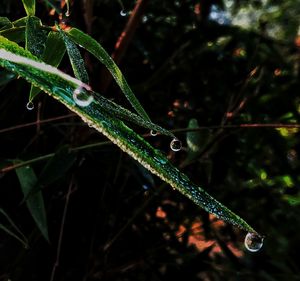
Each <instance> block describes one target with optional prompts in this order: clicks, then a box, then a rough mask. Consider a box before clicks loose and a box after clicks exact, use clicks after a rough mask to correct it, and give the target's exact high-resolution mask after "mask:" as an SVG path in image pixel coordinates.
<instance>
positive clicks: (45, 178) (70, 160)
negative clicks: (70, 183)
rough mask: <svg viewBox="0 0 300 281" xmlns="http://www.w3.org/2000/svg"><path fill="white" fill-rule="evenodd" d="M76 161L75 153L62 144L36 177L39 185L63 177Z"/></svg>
mask: <svg viewBox="0 0 300 281" xmlns="http://www.w3.org/2000/svg"><path fill="white" fill-rule="evenodd" d="M75 161H76V154H75V153H74V152H70V151H69V148H68V147H66V146H63V147H62V148H60V149H59V150H58V151H57V152H56V153H55V155H54V156H53V157H52V158H51V159H50V160H49V161H48V162H47V164H46V166H45V168H44V169H43V170H42V172H41V174H40V175H39V177H38V183H39V185H48V184H51V183H52V182H54V181H56V180H58V179H60V178H61V177H63V176H64V175H65V174H66V173H67V172H68V171H69V169H70V168H71V167H72V166H73V165H74V163H75Z"/></svg>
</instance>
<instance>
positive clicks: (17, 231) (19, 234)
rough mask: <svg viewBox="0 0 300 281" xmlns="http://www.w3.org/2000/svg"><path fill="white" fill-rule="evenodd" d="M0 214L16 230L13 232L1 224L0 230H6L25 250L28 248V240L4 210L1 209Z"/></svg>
mask: <svg viewBox="0 0 300 281" xmlns="http://www.w3.org/2000/svg"><path fill="white" fill-rule="evenodd" d="M0 214H2V215H3V216H4V217H5V219H6V220H7V221H8V222H9V224H10V226H11V227H12V228H13V229H14V230H15V232H12V231H11V230H10V229H9V228H8V227H6V226H5V225H3V224H2V223H0V229H2V230H4V231H5V232H6V233H7V234H9V235H11V236H12V237H14V238H15V239H17V240H18V241H19V242H21V243H22V244H23V245H24V247H25V248H28V241H27V238H26V237H25V235H24V234H23V233H22V232H21V230H20V229H19V228H18V227H17V226H16V224H15V223H14V222H13V220H12V219H11V218H10V217H9V216H8V214H6V212H5V211H4V210H3V209H2V208H0Z"/></svg>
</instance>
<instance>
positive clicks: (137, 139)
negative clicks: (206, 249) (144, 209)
mask: <svg viewBox="0 0 300 281" xmlns="http://www.w3.org/2000/svg"><path fill="white" fill-rule="evenodd" d="M12 52H13V53H12ZM36 60H37V59H36V58H34V57H33V56H32V55H31V54H30V53H28V52H26V51H25V50H23V49H22V48H20V47H19V46H18V45H16V44H14V43H13V42H9V41H8V40H6V39H5V38H0V65H1V66H3V67H5V68H7V69H9V70H14V71H15V72H17V73H18V74H19V75H20V76H21V77H23V78H25V79H26V80H27V81H29V82H31V83H34V84H35V85H36V86H38V87H40V88H41V89H42V90H44V91H45V92H47V93H48V94H49V95H50V96H52V97H54V98H55V99H57V100H59V101H60V102H61V103H63V104H64V105H65V106H66V107H68V108H69V109H70V110H72V111H73V112H75V113H76V114H77V115H78V116H80V117H81V118H82V119H83V120H84V121H85V122H86V123H88V124H92V126H93V127H94V128H95V129H97V130H98V131H99V132H101V133H102V134H104V135H105V136H107V137H108V138H109V139H110V140H111V141H112V142H113V143H115V144H116V145H118V146H119V147H120V148H121V149H122V150H123V151H125V152H126V153H128V154H129V155H130V156H132V157H133V158H134V159H135V160H137V161H138V162H139V163H140V164H142V165H143V166H144V167H145V168H146V169H148V170H149V171H151V172H152V173H153V174H155V175H157V176H158V177H160V178H161V179H162V180H163V181H165V182H167V183H169V184H170V185H171V186H172V187H174V188H175V189H177V190H179V191H180V192H181V193H182V194H184V195H185V196H187V197H188V198H190V199H191V200H192V201H194V202H195V203H196V204H197V205H199V206H200V207H202V208H204V209H205V210H206V211H208V212H210V213H212V214H215V215H216V216H217V217H218V218H220V219H223V220H225V221H227V222H230V223H232V224H234V225H236V226H239V227H240V228H242V229H244V230H246V231H249V232H253V233H256V231H255V230H254V229H253V228H252V227H251V226H250V225H248V224H247V222H246V221H244V220H243V219H242V218H240V217H239V216H237V215H236V214H235V213H233V212H232V211H231V210H229V209H228V208H227V207H225V206H224V205H222V204H221V203H220V202H218V201H217V200H216V199H214V198H213V197H212V196H210V195H209V194H208V193H207V192H206V191H204V190H203V189H202V188H200V187H199V186H197V185H195V184H194V183H193V182H191V180H190V179H189V178H188V177H187V176H186V175H185V174H183V173H182V172H180V171H179V170H178V169H177V168H175V167H174V166H173V165H172V164H171V163H170V162H169V160H168V159H167V157H166V156H165V155H163V154H162V153H161V152H160V151H159V150H157V149H155V148H153V147H152V146H151V145H150V144H149V143H147V142H146V141H145V140H144V139H143V138H142V137H141V136H139V135H138V134H136V133H135V132H134V131H133V130H131V129H130V128H128V127H127V126H126V125H125V124H124V123H123V122H122V121H121V120H119V119H117V118H115V117H114V116H111V115H109V114H108V113H107V112H105V111H103V110H101V107H100V106H99V103H98V102H97V100H94V101H93V102H92V103H90V105H89V106H85V107H82V106H78V105H77V104H76V103H75V102H74V100H73V92H74V91H75V89H77V87H78V85H81V86H82V85H83V84H82V82H80V81H78V80H76V79H74V78H72V77H70V76H68V75H66V74H64V73H62V72H60V71H59V70H57V69H55V68H53V67H50V66H48V65H45V64H43V63H38V62H37V61H36Z"/></svg>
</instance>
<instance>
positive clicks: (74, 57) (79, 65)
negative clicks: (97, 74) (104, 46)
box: [58, 28, 89, 84]
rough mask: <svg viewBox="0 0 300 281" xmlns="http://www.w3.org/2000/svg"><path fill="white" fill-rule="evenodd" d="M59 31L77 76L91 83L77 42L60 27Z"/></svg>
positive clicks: (86, 82) (84, 81)
mask: <svg viewBox="0 0 300 281" xmlns="http://www.w3.org/2000/svg"><path fill="white" fill-rule="evenodd" d="M58 31H59V33H60V35H61V37H62V38H63V40H64V42H65V46H66V49H67V52H68V56H69V59H70V62H71V65H72V68H73V72H74V75H75V77H76V78H77V79H78V80H80V81H82V82H83V83H85V84H88V83H89V76H88V73H87V71H86V69H85V66H84V60H83V58H82V56H81V54H80V52H79V49H78V48H77V46H76V44H75V43H74V42H73V41H72V40H71V39H70V38H69V37H68V36H67V35H66V34H65V32H63V31H62V30H61V29H60V28H58Z"/></svg>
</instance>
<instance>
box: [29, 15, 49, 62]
mask: <svg viewBox="0 0 300 281" xmlns="http://www.w3.org/2000/svg"><path fill="white" fill-rule="evenodd" d="M41 27H42V22H41V20H40V19H39V18H37V17H34V16H29V17H27V22H26V31H25V49H26V50H28V51H29V52H30V53H32V54H33V55H35V56H37V57H38V58H40V57H41V56H42V54H43V51H44V49H45V43H46V39H47V37H46V34H45V31H44V30H42V28H41Z"/></svg>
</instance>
